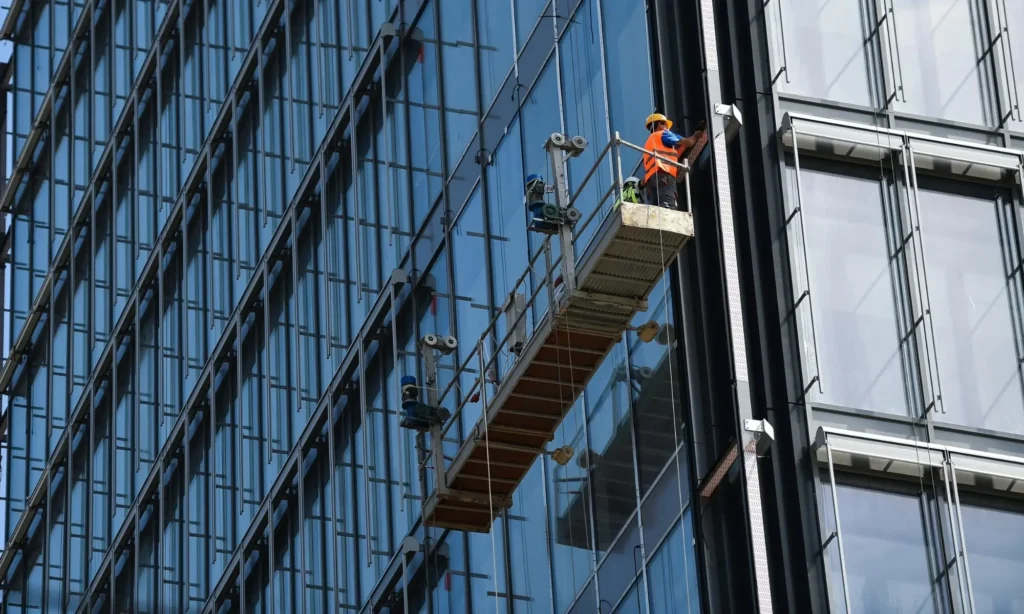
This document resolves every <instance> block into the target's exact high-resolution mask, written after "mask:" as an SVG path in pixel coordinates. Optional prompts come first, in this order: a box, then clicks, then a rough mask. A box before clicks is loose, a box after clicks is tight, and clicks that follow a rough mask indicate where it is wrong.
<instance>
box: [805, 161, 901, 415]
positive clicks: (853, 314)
mask: <svg viewBox="0 0 1024 614" xmlns="http://www.w3.org/2000/svg"><path fill="white" fill-rule="evenodd" d="M819 169H822V170H819ZM825 169H829V167H828V166H824V165H818V164H812V163H811V161H805V164H804V165H803V168H802V169H801V173H800V188H801V190H802V194H801V197H802V203H803V208H804V211H803V215H804V226H805V229H806V232H807V236H806V237H805V241H806V246H807V261H808V265H809V268H810V289H811V297H812V300H813V303H812V304H813V307H814V324H815V327H816V332H817V337H818V360H819V363H820V369H821V373H820V376H821V381H822V390H823V392H822V393H820V394H819V393H818V390H817V386H814V387H813V388H812V390H813V392H814V394H815V396H816V397H817V400H820V401H823V402H826V403H834V404H836V405H842V406H846V407H856V408H860V409H870V410H875V411H884V412H887V413H895V414H901V415H905V414H906V413H907V402H906V397H905V394H904V384H903V375H902V370H901V361H900V336H899V332H898V327H897V320H896V312H895V310H894V301H893V279H892V269H893V267H892V265H891V264H890V260H889V255H888V250H887V248H886V238H885V237H886V220H885V212H884V211H883V209H884V206H885V205H884V199H883V194H882V189H881V186H880V184H879V181H878V179H877V178H872V177H870V176H869V175H868V174H866V173H865V174H864V175H853V174H844V175H835V174H831V173H827V172H823V171H824V170H825ZM850 170H853V169H850ZM789 179H790V180H789V182H788V183H789V185H790V187H791V188H792V189H793V190H794V192H795V189H796V173H795V172H794V171H792V170H791V171H790V178H789ZM796 196H797V195H796V194H795V193H793V194H791V195H790V196H789V202H791V203H794V205H793V206H796V205H795V203H796V202H797V198H796ZM790 229H791V231H796V232H798V231H799V226H798V224H797V223H796V219H795V218H794V222H792V223H791V226H790ZM794 234H795V233H794ZM796 236H799V235H796ZM793 244H795V246H796V247H795V249H791V253H792V257H793V259H794V262H793V265H792V266H793V270H794V271H795V274H796V275H798V276H802V275H803V263H802V262H800V261H799V260H798V258H800V256H799V254H800V251H799V250H800V249H801V246H800V245H799V243H796V241H794V242H793V243H791V245H793ZM797 287H798V288H800V287H806V286H805V285H804V284H802V283H798V284H797ZM798 291H799V290H798ZM804 301H806V298H805V299H804ZM796 308H797V310H802V311H804V312H806V310H807V305H806V304H805V303H804V302H801V304H799V305H797V307H796ZM804 328H805V330H804V335H805V336H806V337H808V338H806V339H803V340H802V342H801V343H802V345H803V346H804V348H805V349H806V351H805V354H804V355H805V357H807V356H809V352H810V351H811V350H812V346H811V341H812V340H811V339H810V338H809V337H810V333H811V331H810V327H809V325H808V326H805V327H804ZM805 361H807V359H806V358H805ZM814 368H815V365H814V364H813V362H811V364H809V365H805V372H807V373H808V376H807V380H808V381H809V380H810V377H811V376H812V374H813V372H814Z"/></svg>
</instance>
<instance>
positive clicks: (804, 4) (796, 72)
mask: <svg viewBox="0 0 1024 614" xmlns="http://www.w3.org/2000/svg"><path fill="white" fill-rule="evenodd" d="M775 1H776V2H782V3H783V6H782V19H783V21H782V28H783V30H784V31H785V35H786V46H787V49H786V59H785V62H786V71H787V74H786V75H785V76H783V77H780V78H779V80H778V83H779V88H780V89H781V90H783V91H785V92H789V93H793V94H800V95H801V96H810V97H813V98H822V99H825V100H832V101H836V102H846V103H851V104H859V105H864V106H878V105H879V104H880V101H881V100H882V96H880V93H881V88H880V87H879V85H878V84H879V82H880V81H881V80H880V79H879V76H880V75H879V72H880V70H881V66H882V64H881V58H880V54H879V46H878V32H879V31H880V30H879V28H878V26H877V23H878V18H877V16H876V15H875V2H873V1H872V0H859V1H858V0H853V1H846V2H832V1H831V0H775ZM779 53H780V55H781V47H780V51H779ZM779 63H780V65H781V63H782V60H781V58H780V62H779ZM787 79H788V80H787Z"/></svg>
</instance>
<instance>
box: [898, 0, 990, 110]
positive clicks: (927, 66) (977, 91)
mask: <svg viewBox="0 0 1024 614" xmlns="http://www.w3.org/2000/svg"><path fill="white" fill-rule="evenodd" d="M893 7H894V9H895V12H896V34H897V35H898V40H899V54H898V59H899V61H900V70H899V71H898V73H899V74H900V75H902V78H903V90H904V94H905V96H906V102H903V101H902V98H897V108H899V109H902V110H904V111H907V112H910V113H914V114H916V115H924V116H927V117H936V118H941V119H949V120H953V121H957V122H964V123H968V124H985V125H992V124H994V123H995V122H994V121H993V119H994V118H993V117H992V112H991V109H992V106H993V105H992V102H993V100H992V92H994V91H995V89H994V83H993V76H992V68H991V64H990V62H989V58H990V57H991V56H990V54H989V53H988V49H989V47H990V46H991V43H990V42H989V41H990V36H989V33H988V27H987V25H986V23H987V22H986V19H985V8H984V6H983V3H981V2H978V1H977V0H893Z"/></svg>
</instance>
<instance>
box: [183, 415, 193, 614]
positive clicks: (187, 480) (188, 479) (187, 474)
mask: <svg viewBox="0 0 1024 614" xmlns="http://www.w3.org/2000/svg"><path fill="white" fill-rule="evenodd" d="M191 426H192V420H191V418H190V417H189V415H188V409H186V410H185V426H184V429H183V430H184V435H183V439H184V444H183V445H184V448H185V449H184V453H183V456H184V457H185V458H184V461H185V471H184V473H183V474H182V486H183V488H182V493H183V499H184V502H185V505H184V506H183V507H184V508H185V514H184V515H185V522H184V530H183V534H184V535H183V537H184V539H183V542H184V551H185V556H184V557H182V565H181V576H182V590H183V592H184V599H183V600H184V602H185V611H186V612H187V611H188V610H189V606H190V605H191V604H190V599H189V586H190V585H191V582H192V578H191V574H190V573H189V572H190V571H191V565H190V564H189V559H190V557H189V542H190V541H192V540H191V537H192V535H191V534H192V507H191V501H190V496H189V493H190V491H191V490H192V488H191V486H192V471H191V464H192V462H191V459H190V457H191V456H192V442H191V439H192V438H191V435H190V433H189V431H190V430H191Z"/></svg>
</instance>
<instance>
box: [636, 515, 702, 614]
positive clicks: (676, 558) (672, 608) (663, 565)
mask: <svg viewBox="0 0 1024 614" xmlns="http://www.w3.org/2000/svg"><path fill="white" fill-rule="evenodd" d="M647 543H648V544H650V542H647ZM692 543H693V520H692V519H691V518H690V511H689V509H687V511H686V513H684V514H683V517H682V520H681V521H680V522H679V523H677V524H676V526H675V528H674V529H673V530H672V532H671V533H669V535H668V537H667V538H665V541H664V543H663V544H662V545H661V546H660V548H658V551H657V552H655V553H654V556H653V557H651V562H650V563H648V565H647V581H648V583H649V584H650V586H651V614H682V613H683V612H686V614H696V613H698V612H700V611H701V610H700V592H699V591H698V590H697V561H696V560H695V559H694V556H693V548H692V547H691V545H690V544H692ZM656 546H657V544H655V545H654V546H651V545H648V546H647V547H648V548H652V547H656ZM680 580H683V581H682V582H681V581H680Z"/></svg>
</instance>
